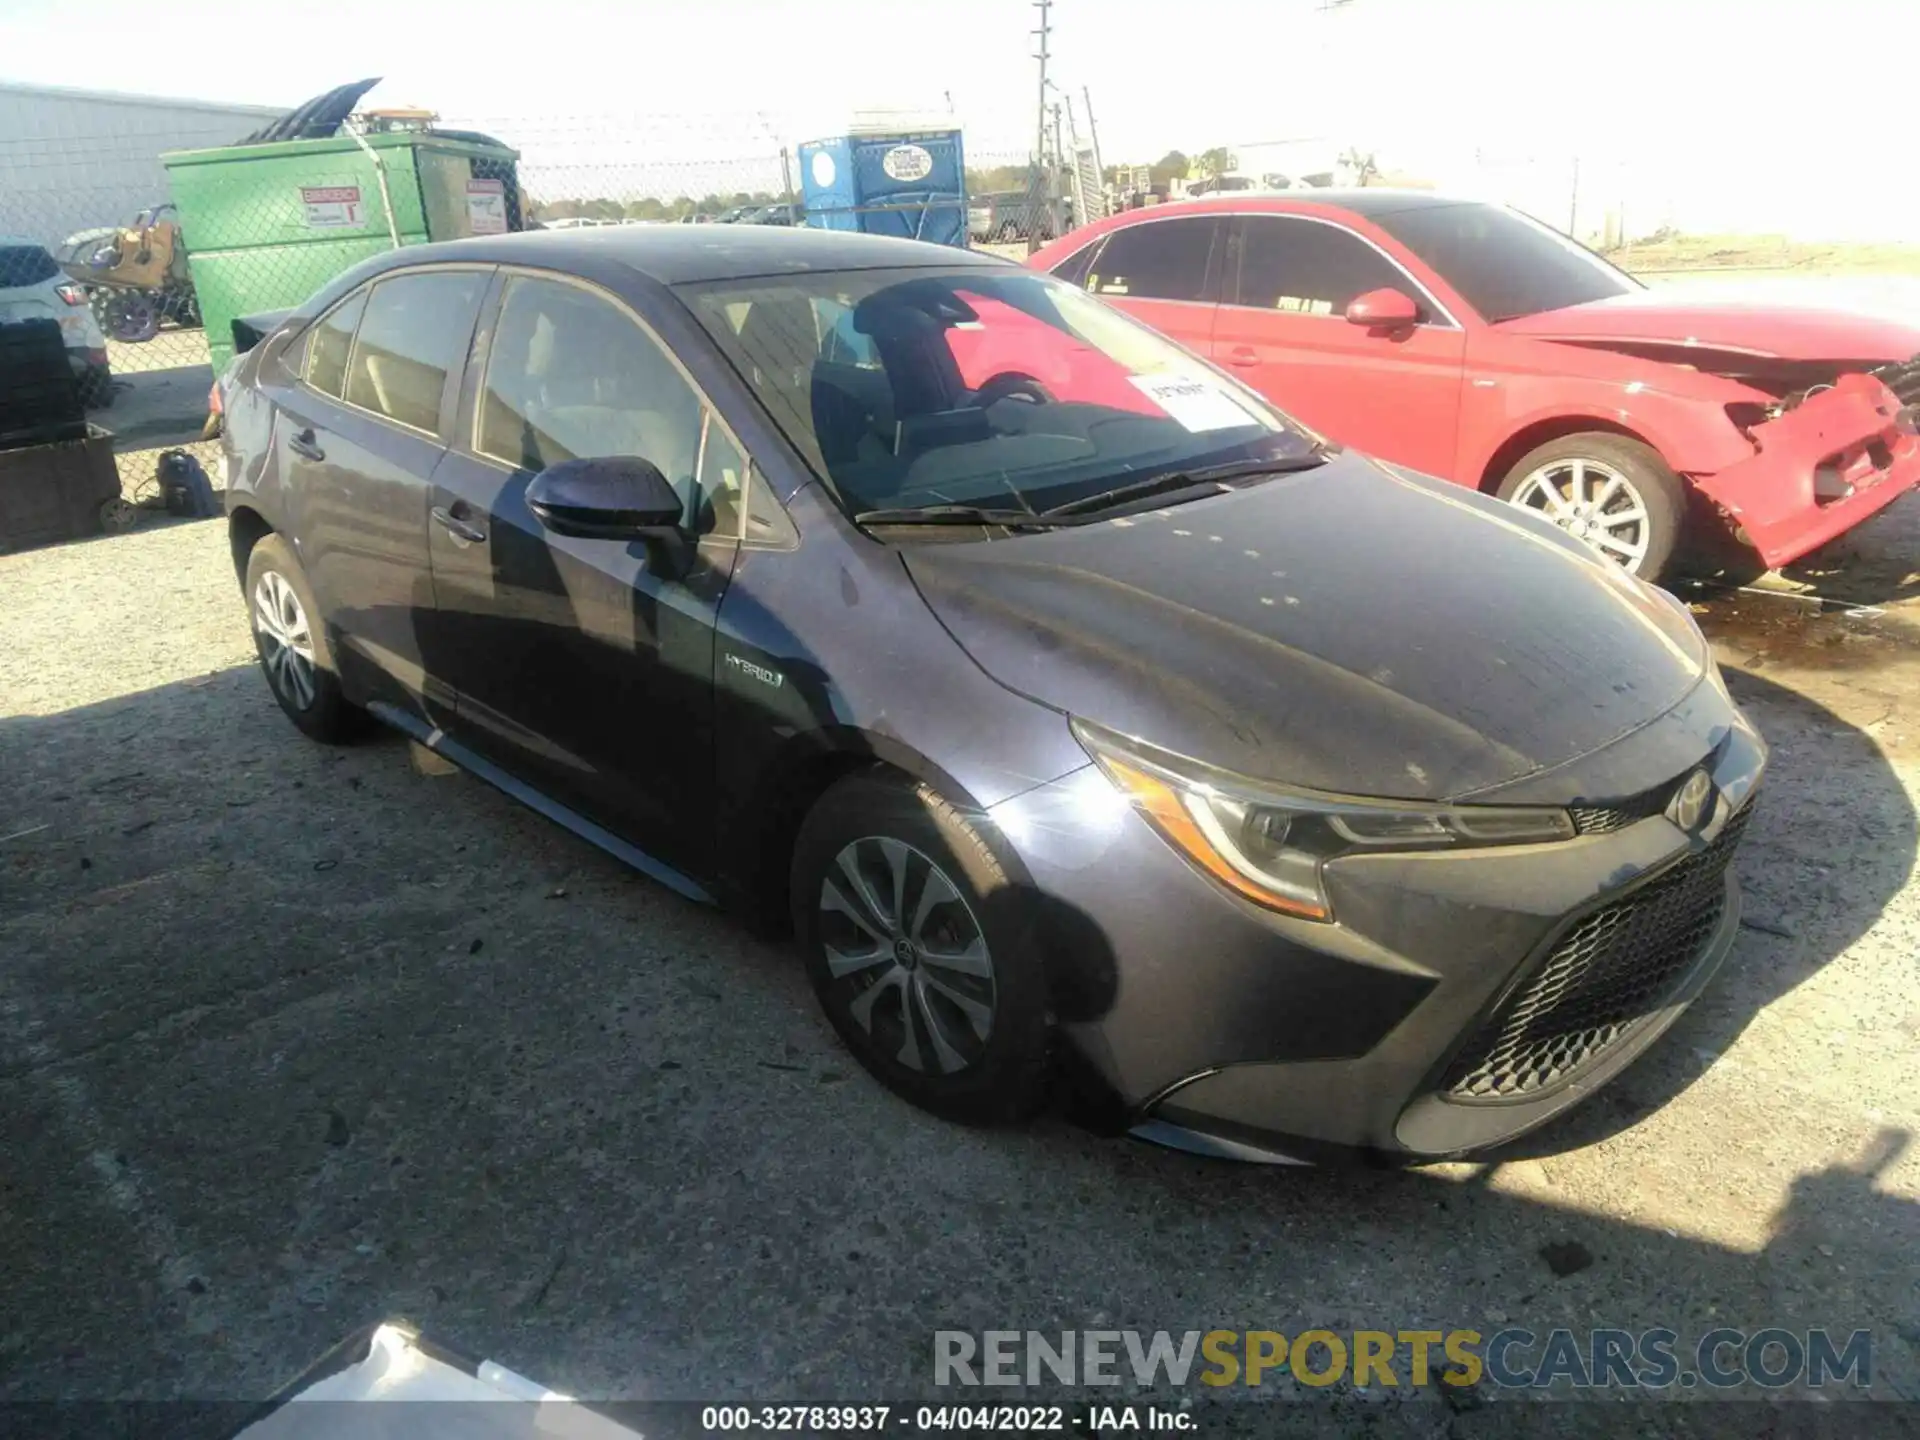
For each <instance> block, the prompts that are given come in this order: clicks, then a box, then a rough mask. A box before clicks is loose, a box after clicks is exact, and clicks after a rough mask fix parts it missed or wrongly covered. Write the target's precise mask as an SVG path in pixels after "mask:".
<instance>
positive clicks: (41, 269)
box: [0, 245, 60, 290]
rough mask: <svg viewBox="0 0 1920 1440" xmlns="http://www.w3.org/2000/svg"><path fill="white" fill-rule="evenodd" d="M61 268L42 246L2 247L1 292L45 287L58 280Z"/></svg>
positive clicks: (0, 263)
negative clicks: (20, 288) (37, 286)
mask: <svg viewBox="0 0 1920 1440" xmlns="http://www.w3.org/2000/svg"><path fill="white" fill-rule="evenodd" d="M59 275H60V266H59V264H58V263H57V262H56V261H55V260H54V258H53V256H52V255H51V254H49V253H48V252H47V249H46V247H45V246H42V245H0V290H13V289H17V288H19V287H21V286H24V285H44V284H46V283H47V281H49V280H53V279H57V278H58V277H59Z"/></svg>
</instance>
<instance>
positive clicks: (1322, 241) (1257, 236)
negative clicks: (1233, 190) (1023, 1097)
mask: <svg viewBox="0 0 1920 1440" xmlns="http://www.w3.org/2000/svg"><path fill="white" fill-rule="evenodd" d="M1240 224H1241V230H1240V242H1239V251H1240V264H1239V275H1238V279H1239V284H1238V286H1237V287H1236V288H1235V290H1234V291H1233V293H1232V295H1231V297H1230V303H1233V304H1237V305H1244V306H1248V307H1250V308H1252V309H1255V310H1279V311H1284V312H1286V313H1288V314H1294V315H1344V314H1345V313H1346V309H1347V306H1348V305H1349V304H1350V303H1352V301H1353V299H1354V297H1355V296H1358V295H1364V294H1366V293H1367V292H1368V291H1369V290H1379V289H1382V288H1386V289H1391V290H1399V291H1401V292H1402V293H1404V294H1406V295H1407V296H1408V297H1409V298H1410V299H1413V300H1415V301H1419V302H1422V309H1423V310H1424V309H1425V308H1426V307H1425V304H1424V297H1422V296H1421V295H1420V294H1418V293H1417V292H1416V291H1415V290H1414V287H1413V286H1412V285H1411V284H1410V283H1409V282H1408V280H1407V277H1406V275H1405V274H1403V273H1402V272H1401V271H1400V269H1399V267H1397V266H1396V265H1395V264H1394V263H1393V262H1392V261H1391V260H1389V259H1387V257H1386V256H1384V255H1382V254H1381V253H1380V252H1379V251H1378V250H1376V249H1374V248H1373V246H1371V245H1369V244H1368V243H1367V242H1366V241H1365V240H1362V239H1361V238H1360V237H1359V236H1358V235H1352V234H1349V233H1348V232H1347V231H1345V230H1340V229H1336V228H1335V227H1334V226H1332V225H1323V224H1321V223H1320V222H1319V221H1318V220H1301V219H1296V218H1294V217H1292V216H1287V215H1249V216H1247V217H1245V218H1244V219H1243V220H1242V221H1241V222H1240ZM1421 318H1422V319H1427V318H1431V317H1429V316H1426V315H1424V314H1423V315H1422V317H1421Z"/></svg>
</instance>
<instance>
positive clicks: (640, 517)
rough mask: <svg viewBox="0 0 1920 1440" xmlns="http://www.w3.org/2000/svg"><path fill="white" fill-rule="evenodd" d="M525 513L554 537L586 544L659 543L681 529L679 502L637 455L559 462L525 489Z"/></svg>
mask: <svg viewBox="0 0 1920 1440" xmlns="http://www.w3.org/2000/svg"><path fill="white" fill-rule="evenodd" d="M527 508H528V509H529V510H531V511H532V512H533V515H534V518H535V519H536V520H538V521H539V522H540V523H541V524H542V525H544V526H546V528H547V529H549V530H551V531H553V532H554V533H555V534H556V535H574V536H579V537H581V538H583V539H588V540H643V539H658V538H660V537H661V533H662V532H663V531H671V532H673V533H675V534H678V532H679V528H680V516H681V504H680V497H679V496H678V495H677V494H675V493H674V489H673V486H671V485H669V484H668V483H667V477H666V476H664V475H662V474H661V473H660V468H659V467H658V466H657V465H655V464H654V463H653V462H652V461H651V460H642V459H641V458H640V457H639V456H638V455H613V456H608V457H606V458H603V459H595V460H563V461H561V462H560V463H559V464H558V465H554V466H551V467H549V468H548V469H545V470H542V471H541V472H540V473H539V474H538V475H536V476H534V477H533V479H532V481H531V482H529V484H528V485H527Z"/></svg>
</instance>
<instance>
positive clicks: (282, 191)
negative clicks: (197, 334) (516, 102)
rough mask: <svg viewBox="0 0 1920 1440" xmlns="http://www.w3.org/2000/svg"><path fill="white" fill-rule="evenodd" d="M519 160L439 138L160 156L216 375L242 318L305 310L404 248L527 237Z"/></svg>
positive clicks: (407, 136)
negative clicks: (365, 264) (341, 277)
mask: <svg viewBox="0 0 1920 1440" xmlns="http://www.w3.org/2000/svg"><path fill="white" fill-rule="evenodd" d="M518 159H519V155H518V153H517V152H516V151H513V150H509V149H507V148H506V147H505V146H504V145H499V144H494V143H487V142H483V141H481V140H480V139H478V138H473V139H469V138H466V137H464V136H462V137H458V138H456V137H453V136H449V135H445V134H438V133H435V132H434V131H431V130H406V131H392V132H387V133H380V134H372V135H364V136H361V137H359V138H358V139H356V138H355V137H354V136H352V135H336V136H332V137H330V138H328V139H324V140H287V141H281V142H278V143H273V144H266V145H229V146H224V147H222V148H220V149H217V150H176V151H173V152H171V153H169V154H166V155H162V156H161V157H160V160H161V163H162V164H163V165H165V166H166V169H167V178H168V180H169V181H170V182H171V185H172V189H173V200H174V204H175V205H176V206H178V207H179V214H180V228H181V233H182V236H183V238H184V240H185V242H186V247H187V254H188V256H189V258H190V262H191V265H192V272H193V286H194V290H195V292H196V293H197V294H198V296H199V299H200V313H201V314H202V315H203V316H204V317H205V320H206V327H207V350H208V352H209V354H210V356H211V358H212V361H213V369H214V373H215V374H218V373H220V371H222V370H223V369H225V368H226V365H227V362H228V361H229V360H231V359H232V358H233V321H234V320H235V318H237V317H239V316H242V315H252V314H257V313H259V312H260V311H263V310H284V309H287V308H289V307H291V306H294V305H298V304H300V303H301V302H302V301H304V300H305V299H306V298H307V297H308V296H309V295H311V294H313V292H314V291H316V290H318V289H319V288H320V287H321V286H322V285H324V284H326V283H327V282H328V281H329V280H331V279H333V277H334V276H336V275H338V274H340V273H341V272H342V271H343V270H346V269H348V268H349V267H351V266H353V265H355V264H357V263H359V262H360V261H362V260H364V259H366V258H367V257H368V256H369V255H377V254H379V253H380V252H381V251H383V250H390V249H393V248H394V247H395V246H399V245H421V244H425V243H426V242H427V241H429V240H456V239H459V238H461V237H462V236H467V235H484V234H499V233H501V232H502V231H505V230H508V229H519V228H520V225H519V213H520V206H519V195H518V193H517V189H516V185H515V171H514V162H515V161H516V160H518Z"/></svg>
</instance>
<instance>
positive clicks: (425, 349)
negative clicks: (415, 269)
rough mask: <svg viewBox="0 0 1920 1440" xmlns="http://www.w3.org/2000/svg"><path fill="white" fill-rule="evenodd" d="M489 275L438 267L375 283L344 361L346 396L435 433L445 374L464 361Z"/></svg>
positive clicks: (373, 409)
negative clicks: (347, 357) (347, 360)
mask: <svg viewBox="0 0 1920 1440" xmlns="http://www.w3.org/2000/svg"><path fill="white" fill-rule="evenodd" d="M487 278H488V272H486V271H484V270H439V271H424V272H420V273H416V274H410V275H395V276H392V277H390V278H389V279H385V280H381V281H378V282H376V283H375V285H374V287H373V291H372V295H371V298H369V299H368V301H367V304H366V313H365V315H364V316H363V317H362V318H361V321H360V331H359V335H358V338H357V340H356V342H355V344H354V347H353V356H352V359H351V361H350V362H349V364H348V367H347V390H346V399H347V402H348V403H349V404H352V405H358V406H359V407H360V408H361V409H362V410H371V411H372V412H373V413H374V414H376V415H384V416H386V417H387V419H389V420H394V421H397V422H398V423H400V424H402V425H406V426H408V427H410V428H412V429H414V430H424V431H426V432H427V433H428V434H429V435H431V434H435V433H437V432H438V430H439V428H440V401H441V397H442V396H443V395H444V394H445V393H446V388H447V376H448V375H449V374H457V373H458V372H459V369H460V366H461V363H462V362H463V361H464V360H465V359H466V355H467V345H468V343H469V342H470V341H471V340H472V338H473V322H474V318H475V316H476V315H477V314H478V313H479V309H480V297H481V295H482V294H483V293H484V291H485V289H486V285H487Z"/></svg>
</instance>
